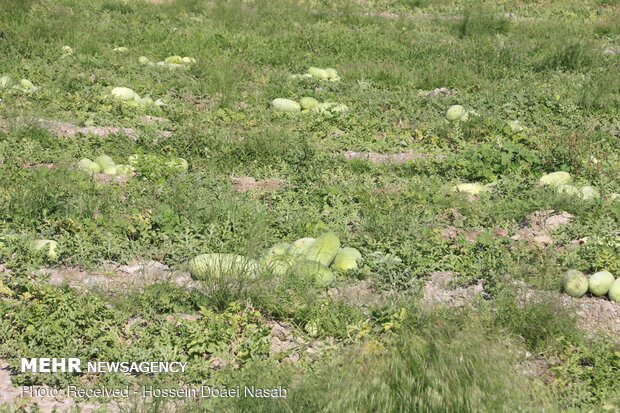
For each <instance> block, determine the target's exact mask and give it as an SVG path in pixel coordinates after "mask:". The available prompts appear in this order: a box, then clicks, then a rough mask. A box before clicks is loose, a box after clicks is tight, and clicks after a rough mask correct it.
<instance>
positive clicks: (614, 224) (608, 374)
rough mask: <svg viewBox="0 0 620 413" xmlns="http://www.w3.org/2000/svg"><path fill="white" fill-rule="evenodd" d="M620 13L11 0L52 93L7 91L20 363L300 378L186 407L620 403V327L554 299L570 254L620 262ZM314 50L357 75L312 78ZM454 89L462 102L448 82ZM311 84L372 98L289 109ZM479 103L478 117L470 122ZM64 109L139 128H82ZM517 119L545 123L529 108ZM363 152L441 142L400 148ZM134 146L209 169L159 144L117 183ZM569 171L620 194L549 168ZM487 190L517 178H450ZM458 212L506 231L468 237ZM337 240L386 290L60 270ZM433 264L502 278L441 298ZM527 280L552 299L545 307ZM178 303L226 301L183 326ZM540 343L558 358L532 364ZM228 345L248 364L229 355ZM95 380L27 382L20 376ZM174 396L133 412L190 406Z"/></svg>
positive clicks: (18, 30)
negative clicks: (555, 178)
mask: <svg viewBox="0 0 620 413" xmlns="http://www.w3.org/2000/svg"><path fill="white" fill-rule="evenodd" d="M619 19H620V9H619V8H618V2H616V1H595V0H587V1H571V0H556V1H552V2H531V1H517V2H496V1H482V0H481V1H472V0H452V1H448V0H442V1H417V0H415V1H413V0H406V1H405V0H402V1H393V0H378V1H373V2H358V1H332V0H310V1H293V0H285V1H278V2H273V1H271V2H269V1H263V0H255V1H251V2H248V1H237V0H234V1H213V2H205V1H198V0H175V1H170V2H161V3H158V4H154V3H152V2H143V1H129V0H128V1H124V0H105V1H104V0H94V1H83V0H60V1H50V0H30V1H18V2H16V1H0V50H2V51H3V52H2V59H1V60H0V76H3V75H10V76H11V77H12V78H13V79H15V80H17V81H19V80H20V79H22V78H27V79H29V80H31V81H32V82H33V83H34V85H35V86H37V87H39V89H38V90H37V91H35V92H33V93H22V92H17V91H15V90H11V89H0V98H1V99H2V101H1V102H0V264H2V268H3V272H2V273H1V274H0V313H1V314H3V315H4V314H6V316H4V317H2V319H1V320H0V359H2V360H6V361H7V362H9V363H10V364H11V366H13V367H16V366H17V365H18V358H19V357H21V355H23V354H28V355H32V356H37V355H41V354H44V353H45V354H49V353H50V352H51V353H54V354H55V355H59V356H60V355H65V354H69V353H71V354H72V355H79V356H80V357H83V358H85V359H89V360H90V359H93V360H95V359H98V360H104V359H105V360H123V359H132V358H158V357H159V358H169V359H175V358H179V359H182V360H188V361H189V362H191V364H192V368H191V369H190V371H189V372H188V373H187V374H184V375H182V376H174V377H163V378H162V377H152V376H151V377H142V376H120V375H105V376H103V375H102V376H100V377H97V378H91V379H92V382H90V383H89V385H91V386H100V385H104V384H106V385H120V384H131V385H138V384H143V383H159V384H175V385H179V384H191V385H194V384H199V383H201V382H205V381H206V382H208V383H211V384H217V383H219V384H221V383H224V384H229V385H230V386H233V385H234V384H235V383H244V382H245V383H248V382H252V381H254V382H258V381H261V380H263V382H264V383H266V385H267V384H269V385H274V386H277V385H286V386H289V387H290V389H291V392H290V395H289V397H288V398H287V399H282V400H275V399H274V400H263V401H257V400H249V399H238V400H220V401H212V400H211V401H203V402H204V403H203V402H195V401H186V403H187V404H186V405H184V407H182V408H183V409H185V410H187V411H192V409H194V410H195V411H239V412H241V411H300V412H301V411H333V412H340V411H351V412H353V411H394V412H396V411H401V412H404V411H420V412H422V411H428V412H441V411H445V412H460V411H488V412H495V411H502V409H503V411H516V410H519V409H520V410H521V411H552V412H554V411H565V410H566V409H574V410H575V411H577V410H579V411H597V412H598V411H613V409H614V408H616V406H617V403H618V402H617V400H618V399H619V396H618V393H617V391H618V389H617V384H616V383H617V382H618V380H619V379H620V370H619V368H618V352H617V348H614V344H613V338H610V337H608V336H605V334H604V332H596V331H595V332H594V333H593V332H592V331H588V332H586V331H583V330H582V329H581V328H580V327H579V326H580V323H579V315H578V314H576V313H575V310H574V309H570V308H568V309H567V308H565V307H564V306H563V305H562V304H561V303H560V301H559V300H558V299H556V298H555V297H556V296H555V295H554V294H555V293H556V292H559V291H560V290H561V274H562V272H563V271H564V270H566V269H568V268H577V269H579V270H581V271H584V272H585V273H586V274H590V273H593V272H595V271H599V270H603V269H607V270H609V271H612V272H613V273H615V274H616V276H618V273H619V271H620V260H619V259H618V257H619V256H620V251H619V243H618V224H619V220H620V208H619V207H620V204H619V203H618V202H616V203H615V204H612V203H611V201H610V195H611V194H614V193H618V192H620V186H619V184H618V183H619V182H620V179H619V178H620V174H619V166H620V151H619V149H620V145H619V142H620V141H619V140H618V134H619V128H620V123H619V120H618V119H619V115H620V111H619V108H620V105H619V103H620V80H619V79H620V77H619V76H618V75H617V72H618V70H617V68H618V63H619V61H618V53H617V51H618V47H619V41H620V37H619V34H620V32H619V31H618V25H617V24H615V23H616V22H617V21H618V20H619ZM63 46H70V47H71V48H72V50H73V53H72V54H70V55H66V54H64V52H63V49H62V48H63ZM121 46H124V47H127V52H125V53H120V52H115V51H113V49H114V48H116V47H121ZM614 51H615V53H614ZM170 55H181V56H191V57H194V58H195V59H196V60H197V62H196V63H195V64H193V65H190V66H189V67H188V68H186V69H181V70H175V71H173V70H168V69H165V68H161V67H157V66H155V67H151V66H147V65H142V64H140V63H139V62H138V58H139V57H140V56H147V57H148V58H149V59H151V60H152V61H161V60H163V59H165V58H166V57H167V56H170ZM310 66H317V67H332V68H335V69H336V70H338V73H339V74H340V75H341V77H342V79H341V81H339V82H321V81H317V80H314V79H307V78H295V77H293V76H292V75H294V74H302V73H304V72H305V71H306V70H307V69H308V67H310ZM117 86H125V87H130V88H132V89H134V90H135V91H136V92H137V93H138V94H140V96H146V95H150V96H152V97H153V98H154V99H162V100H163V101H164V102H165V103H166V106H163V107H149V108H141V107H131V106H129V105H126V104H123V103H122V102H119V101H117V100H115V99H113V98H111V97H110V96H108V95H109V93H110V91H111V89H112V88H114V87H117ZM435 88H447V89H448V90H449V91H450V93H449V94H448V95H445V96H442V95H433V94H428V93H427V92H429V91H432V90H433V89H435ZM304 96H311V97H314V98H316V99H318V100H319V101H333V102H339V103H342V104H345V105H347V106H348V108H349V111H348V112H346V113H343V114H341V115H339V116H336V117H333V118H326V117H322V116H316V115H313V114H310V113H308V114H288V113H283V112H278V111H276V110H275V109H273V108H272V107H270V104H269V103H270V102H271V101H272V100H273V99H274V98H278V97H280V98H288V99H294V100H299V99H300V98H301V97H304ZM454 104H460V105H463V106H464V107H465V108H466V109H468V110H473V111H475V112H476V113H477V115H475V114H473V113H472V114H470V119H469V121H468V122H453V123H451V122H448V121H446V119H445V113H446V110H447V109H448V108H449V107H450V106H451V105H454ZM145 115H149V116H155V117H159V118H162V119H164V121H162V122H158V121H155V122H145V121H144V117H145ZM40 119H45V120H53V121H58V122H67V123H70V124H72V125H76V126H79V127H88V126H98V127H99V126H116V127H123V128H131V129H133V133H131V134H130V135H127V134H125V133H123V132H121V133H112V134H109V135H108V136H105V137H101V136H98V135H95V134H76V135H74V136H62V135H61V134H58V133H56V132H55V131H50V130H49V128H48V127H46V125H45V123H43V122H41V121H40ZM515 119H518V120H519V121H520V123H521V124H522V125H523V126H524V127H525V129H524V131H522V132H519V133H512V132H511V131H510V130H509V128H507V127H506V121H508V120H515ZM162 130H163V131H167V132H171V135H170V136H168V137H165V138H162V136H161V135H160V132H161V131H162ZM343 151H357V152H376V153H381V154H398V153H403V152H415V153H422V154H425V155H426V156H424V157H420V158H418V159H415V160H410V161H407V162H405V163H374V162H369V161H365V160H347V159H345V158H344V157H342V156H339V153H340V152H343ZM135 153H138V154H148V155H153V156H154V159H159V160H169V159H172V158H175V157H182V158H184V159H186V160H187V161H188V163H189V170H188V172H187V173H175V172H174V171H171V170H170V168H165V167H161V166H160V165H159V163H157V162H152V163H149V162H142V163H141V164H139V165H138V166H137V170H136V172H137V174H136V176H134V177H132V178H129V179H128V180H127V182H124V183H116V182H106V181H102V180H100V179H97V178H95V177H92V176H89V175H87V174H85V173H83V172H81V171H79V170H78V168H77V164H78V162H79V161H80V159H82V158H90V159H94V158H95V157H97V156H98V155H101V154H107V155H109V156H111V157H112V158H113V159H114V160H115V161H116V162H117V163H118V164H127V163H128V162H129V156H130V155H132V154H135ZM558 170H563V171H567V172H570V173H571V175H572V177H573V183H574V185H575V186H577V187H581V186H584V185H592V186H594V187H596V188H597V189H598V190H599V191H600V192H601V194H602V198H601V199H600V200H597V201H595V202H584V201H582V200H581V199H579V198H576V197H570V196H562V195H559V194H557V193H555V192H554V191H552V190H548V189H547V188H543V187H540V186H538V185H537V182H538V180H539V178H540V176H542V175H543V174H545V173H549V172H553V171H558ZM239 176H251V177H254V178H256V179H257V180H262V179H268V178H279V179H282V180H284V182H285V184H284V186H283V187H282V188H280V189H277V190H273V191H272V190H249V191H246V192H242V191H239V190H238V189H237V188H236V187H235V186H234V185H233V183H232V181H231V179H230V178H231V177H239ZM470 182H479V183H482V184H491V190H490V191H488V192H486V193H483V194H482V195H481V197H480V199H479V200H475V201H471V200H468V199H467V197H466V196H464V194H456V193H454V191H453V190H452V189H451V188H452V187H453V186H455V185H457V184H459V183H470ZM548 209H553V210H556V211H567V212H568V213H570V214H572V215H574V217H575V218H574V219H573V220H572V221H571V222H569V223H568V224H566V225H562V226H560V227H558V228H556V229H554V230H552V231H550V232H549V236H550V237H551V238H552V240H553V244H552V245H551V246H548V247H545V248H543V247H540V246H532V245H531V244H529V243H527V242H520V243H516V242H513V241H512V240H510V239H509V237H510V236H512V235H514V234H515V233H516V232H517V231H518V230H519V228H520V226H522V224H523V220H524V218H525V217H526V216H528V215H529V214H531V213H532V212H534V211H537V210H548ZM449 226H454V227H458V228H460V229H463V230H465V231H478V232H480V233H479V234H478V235H477V236H476V237H475V239H473V240H467V239H466V237H465V236H460V237H457V238H456V239H446V238H445V237H444V236H442V232H443V231H444V230H445V229H446V228H447V227H449ZM498 228H501V229H505V230H506V231H507V233H508V237H498V236H495V234H496V232H497V229H498ZM328 231H331V232H334V233H336V234H337V235H338V236H339V238H340V240H341V242H342V245H344V246H353V247H355V248H357V249H358V250H360V252H361V253H362V255H363V256H364V263H363V265H362V267H361V268H360V269H359V270H357V271H354V272H352V273H347V274H337V280H336V286H337V287H338V288H339V289H340V290H341V291H347V289H353V290H354V289H355V288H358V289H360V288H362V287H360V285H362V286H368V285H369V286H371V287H372V291H371V294H372V295H371V296H370V297H366V298H364V299H365V300H366V299H367V300H368V301H369V302H368V303H367V304H368V305H363V304H365V303H364V302H359V301H355V300H346V299H345V300H341V299H339V296H338V295H337V294H336V295H334V291H331V292H330V293H326V291H325V290H324V289H320V288H315V287H314V286H312V285H311V284H309V283H304V282H299V280H295V279H286V278H284V279H282V278H281V277H276V276H274V275H273V274H269V273H268V272H267V271H263V272H262V273H261V274H260V276H259V277H258V279H255V280H248V279H246V278H244V277H239V274H229V276H230V277H231V278H230V279H228V278H225V277H224V279H222V280H219V281H218V283H219V284H218V286H217V288H214V285H213V284H209V283H199V284H198V285H190V286H185V285H181V286H179V285H177V284H175V283H173V282H161V283H157V284H153V285H150V286H148V287H146V288H145V289H143V290H141V291H134V290H131V289H127V290H124V291H118V290H111V291H107V290H105V289H97V290H92V291H83V290H79V289H76V288H73V287H70V286H68V285H64V286H55V285H50V284H48V283H47V280H46V277H45V276H44V275H43V274H42V273H38V272H35V271H36V270H38V269H41V268H49V267H54V269H55V270H60V271H62V270H63V268H73V269H75V268H77V269H80V270H84V271H96V270H97V269H101V268H102V267H103V266H105V265H107V264H109V263H110V262H114V263H117V264H126V263H132V262H135V261H147V260H155V261H158V262H160V263H162V264H165V265H167V266H169V267H170V268H172V269H173V270H179V271H185V270H186V268H187V262H188V260H189V259H191V258H192V257H193V256H195V255H197V254H199V253H207V252H221V253H234V254H242V255H246V256H249V257H251V258H256V259H260V257H261V256H262V254H263V253H264V252H265V250H266V249H267V248H269V247H270V246H271V245H273V244H275V243H278V242H292V241H294V240H296V239H299V238H302V237H317V236H320V235H321V234H323V233H325V232H328ZM586 237H587V238H586ZM583 238H586V242H584V241H583ZM38 239H53V240H56V241H58V243H59V248H58V250H59V253H60V257H59V259H58V260H57V261H55V262H48V261H47V260H46V258H45V257H44V256H42V255H41V254H39V253H36V252H34V251H32V249H31V245H32V242H33V241H35V240H38ZM577 240H582V241H580V242H577ZM106 263H107V264H106ZM5 268H6V270H7V271H4V269H5ZM434 271H451V272H453V273H454V274H455V275H456V276H455V279H454V285H455V286H458V287H467V286H469V285H472V284H475V283H477V282H479V281H482V282H484V293H483V295H482V297H479V298H478V299H477V300H475V301H474V302H472V303H471V304H470V305H469V306H468V307H467V308H466V309H461V308H456V309H443V310H439V309H433V310H429V309H427V308H424V307H423V306H420V305H419V301H420V296H421V294H420V292H421V288H423V286H424V283H425V282H426V281H427V280H428V276H429V273H431V272H434ZM114 276H116V277H118V276H125V275H119V274H115V275H114ZM515 282H516V283H520V282H523V283H526V285H528V286H529V287H528V288H536V289H538V290H542V291H548V292H550V293H551V295H550V296H549V298H548V299H545V300H542V301H536V300H524V299H523V297H522V296H521V295H520V294H521V293H520V292H519V291H516V290H515V288H516V287H515V285H520V284H515ZM364 288H366V287H364ZM362 289H363V288H362ZM374 299H376V300H374ZM373 300H374V301H373ZM608 304H609V305H615V304H612V303H608ZM67 315H69V316H70V317H67ZM178 315H190V316H193V317H202V318H198V319H196V320H194V319H193V318H191V319H190V320H185V321H183V323H182V325H183V326H182V327H178V326H177V321H178V320H176V318H175V317H176V316H178ZM130 320H141V322H140V323H137V324H133V326H132V327H131V328H130V327H127V326H128V324H131V323H130ZM231 320H234V321H233V322H231ZM132 322H133V321H132ZM273 322H280V323H286V325H289V324H290V326H291V327H290V328H291V330H292V331H293V332H294V333H295V334H296V335H298V336H300V337H302V338H303V339H304V340H305V343H306V345H308V343H315V344H316V346H317V348H318V349H319V350H317V351H316V352H315V353H313V355H310V353H307V352H305V349H302V350H301V353H303V354H302V356H301V358H300V361H299V362H296V363H293V365H288V364H287V363H280V361H281V359H282V358H283V357H285V356H286V355H277V356H274V355H270V354H269V346H270V343H271V340H272V337H271V333H270V327H269V326H271V325H272V324H271V323H273ZM146 326H149V327H148V328H147V327H146ZM205 330H208V331H209V333H208V334H204V331H205ZM595 330H596V329H595ZM313 348H314V347H313ZM526 352H530V353H535V356H536V357H538V359H539V360H542V363H543V364H544V366H545V367H544V369H543V370H544V373H543V374H540V375H538V376H537V377H530V376H527V375H524V374H522V372H521V371H520V370H519V368H518V367H519V366H520V365H521V364H520V363H523V362H524V356H523V354H525V353H526ZM214 358H217V359H219V360H224V361H225V363H224V364H223V365H221V366H220V367H217V368H213V367H210V363H211V361H212V360H213V359H214ZM360 371H364V374H360ZM80 380H81V378H80V377H79V376H71V375H59V374H54V375H49V376H32V375H27V374H16V375H14V376H13V381H14V383H15V384H16V385H17V384H19V385H22V384H24V385H25V384H47V385H53V386H64V385H66V384H68V383H77V382H79V381H80ZM158 380H159V381H158ZM160 402H161V401H154V402H153V404H146V405H142V406H139V405H138V406H136V407H135V408H129V407H128V409H129V410H132V411H166V409H169V410H173V409H174V407H171V406H170V405H168V406H165V405H160V404H159V403H160ZM614 403H615V404H614ZM8 408H9V407H7V409H8ZM11 408H13V409H14V411H19V410H18V409H19V408H18V407H16V406H13V407H11ZM179 408H181V407H179Z"/></svg>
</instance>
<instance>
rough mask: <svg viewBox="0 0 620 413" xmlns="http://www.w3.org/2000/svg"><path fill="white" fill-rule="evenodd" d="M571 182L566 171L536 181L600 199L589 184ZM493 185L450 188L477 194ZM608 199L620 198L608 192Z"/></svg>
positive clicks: (590, 199)
mask: <svg viewBox="0 0 620 413" xmlns="http://www.w3.org/2000/svg"><path fill="white" fill-rule="evenodd" d="M571 182H572V177H571V175H570V174H569V173H568V172H564V171H557V172H552V173H549V174H546V175H543V176H542V177H541V178H540V180H539V181H538V184H539V185H541V186H545V187H548V188H550V189H552V190H553V191H555V192H556V193H558V194H566V195H571V196H575V197H577V198H580V199H581V200H583V201H586V202H596V201H598V200H599V199H601V193H600V192H599V190H598V189H596V188H595V187H593V186H590V185H583V186H581V187H579V188H578V187H576V186H573V185H570V183H571ZM493 185H495V183H494V182H491V183H490V184H486V185H483V184H480V183H476V182H474V183H463V184H459V185H456V186H454V187H453V188H452V190H454V191H456V192H466V193H468V194H470V195H477V194H480V193H482V192H487V191H489V190H490V189H491V187H492V186H493ZM608 199H609V202H610V203H612V204H613V203H614V202H616V201H618V200H620V194H610V195H609V197H608Z"/></svg>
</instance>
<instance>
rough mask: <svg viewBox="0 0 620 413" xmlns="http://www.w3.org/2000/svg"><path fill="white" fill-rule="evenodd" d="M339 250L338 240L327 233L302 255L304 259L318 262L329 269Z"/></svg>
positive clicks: (333, 235)
mask: <svg viewBox="0 0 620 413" xmlns="http://www.w3.org/2000/svg"><path fill="white" fill-rule="evenodd" d="M339 250H340V239H338V237H337V236H336V234H333V233H329V234H324V235H321V236H320V237H318V238H317V239H316V240H315V241H314V242H313V243H312V244H310V247H309V248H308V250H307V251H306V253H305V254H304V256H305V257H306V259H308V260H311V261H316V262H319V263H321V264H323V265H325V266H327V267H329V266H330V265H331V263H332V261H334V258H336V255H338V251H339Z"/></svg>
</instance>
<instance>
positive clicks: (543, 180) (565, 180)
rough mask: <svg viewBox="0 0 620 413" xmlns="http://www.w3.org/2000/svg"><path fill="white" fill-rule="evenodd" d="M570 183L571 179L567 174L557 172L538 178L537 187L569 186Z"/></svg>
mask: <svg viewBox="0 0 620 413" xmlns="http://www.w3.org/2000/svg"><path fill="white" fill-rule="evenodd" d="M571 181H572V177H571V176H570V174H569V173H568V172H564V171H558V172H552V173H550V174H546V175H543V176H541V177H540V180H539V181H538V184H539V185H549V186H551V187H558V186H560V185H566V184H569V183H570V182H571Z"/></svg>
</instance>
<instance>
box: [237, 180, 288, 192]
mask: <svg viewBox="0 0 620 413" xmlns="http://www.w3.org/2000/svg"><path fill="white" fill-rule="evenodd" d="M230 180H231V181H232V184H233V186H234V187H235V188H237V189H238V190H239V191H240V192H246V191H248V190H255V189H264V190H267V191H276V190H278V189H283V188H284V185H285V181H284V179H280V178H267V179H263V180H259V181H257V180H256V178H252V177H251V176H238V177H234V176H233V177H231V178H230Z"/></svg>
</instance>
